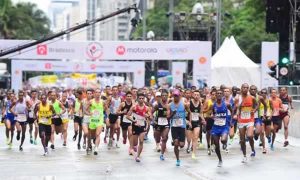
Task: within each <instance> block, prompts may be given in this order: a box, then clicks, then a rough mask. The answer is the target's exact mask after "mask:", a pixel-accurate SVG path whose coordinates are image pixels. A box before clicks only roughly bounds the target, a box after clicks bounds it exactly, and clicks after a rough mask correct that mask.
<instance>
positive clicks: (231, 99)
mask: <svg viewBox="0 0 300 180" xmlns="http://www.w3.org/2000/svg"><path fill="white" fill-rule="evenodd" d="M223 101H224V102H225V103H226V104H229V105H230V107H231V109H234V100H233V97H232V96H231V97H230V99H229V102H227V101H226V99H225V97H224V98H223ZM227 116H228V117H229V118H231V112H230V110H229V109H228V108H227Z"/></svg>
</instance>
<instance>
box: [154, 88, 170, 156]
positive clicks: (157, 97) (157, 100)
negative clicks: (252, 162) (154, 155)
mask: <svg viewBox="0 0 300 180" xmlns="http://www.w3.org/2000/svg"><path fill="white" fill-rule="evenodd" d="M154 99H155V101H154V103H153V108H152V114H153V120H152V121H151V125H152V126H153V137H154V140H155V143H156V146H155V149H156V151H157V152H160V151H161V147H160V143H161V136H160V131H159V130H158V129H159V126H158V124H157V123H158V122H157V117H158V110H157V107H158V104H159V103H160V102H161V92H156V93H155V98H154ZM167 100H168V99H167ZM167 103H168V102H167Z"/></svg>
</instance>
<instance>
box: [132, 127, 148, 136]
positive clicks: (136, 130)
mask: <svg viewBox="0 0 300 180" xmlns="http://www.w3.org/2000/svg"><path fill="white" fill-rule="evenodd" d="M146 131H147V129H146V126H135V125H132V135H140V134H141V133H144V132H146Z"/></svg>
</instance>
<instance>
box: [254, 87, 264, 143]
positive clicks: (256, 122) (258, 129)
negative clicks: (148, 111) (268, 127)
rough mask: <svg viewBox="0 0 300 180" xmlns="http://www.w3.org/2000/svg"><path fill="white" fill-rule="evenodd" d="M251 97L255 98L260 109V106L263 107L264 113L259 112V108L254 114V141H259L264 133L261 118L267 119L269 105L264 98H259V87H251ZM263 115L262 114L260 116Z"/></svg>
mask: <svg viewBox="0 0 300 180" xmlns="http://www.w3.org/2000/svg"><path fill="white" fill-rule="evenodd" d="M250 95H251V96H253V97H254V98H255V100H256V102H257V104H258V107H259V106H260V104H262V105H263V107H264V108H263V111H259V108H258V110H257V111H255V113H254V126H255V133H254V139H255V140H258V137H259V135H260V134H261V131H262V119H261V117H265V116H266V113H267V105H266V103H265V101H264V100H263V98H262V96H259V95H258V94H257V87H256V86H254V85H251V86H250ZM260 113H262V114H260Z"/></svg>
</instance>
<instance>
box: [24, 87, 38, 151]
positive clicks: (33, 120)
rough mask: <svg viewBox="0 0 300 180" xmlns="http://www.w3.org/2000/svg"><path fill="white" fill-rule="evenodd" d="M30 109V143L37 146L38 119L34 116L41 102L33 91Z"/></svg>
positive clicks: (28, 119)
mask: <svg viewBox="0 0 300 180" xmlns="http://www.w3.org/2000/svg"><path fill="white" fill-rule="evenodd" d="M28 102H29V109H28V117H27V122H28V124H29V134H30V143H31V144H34V145H37V135H38V132H39V131H38V123H37V121H36V117H35V116H34V108H35V106H36V105H37V104H38V103H39V102H40V101H39V100H38V98H37V91H36V90H34V89H33V90H32V91H31V97H30V99H29V101H28ZM33 124H34V138H33V136H32V131H33Z"/></svg>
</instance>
